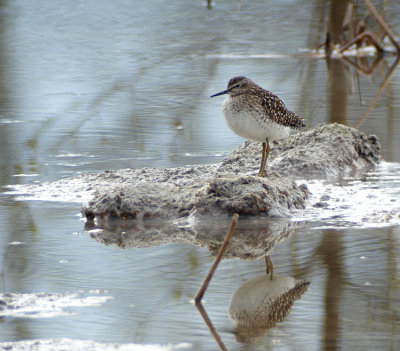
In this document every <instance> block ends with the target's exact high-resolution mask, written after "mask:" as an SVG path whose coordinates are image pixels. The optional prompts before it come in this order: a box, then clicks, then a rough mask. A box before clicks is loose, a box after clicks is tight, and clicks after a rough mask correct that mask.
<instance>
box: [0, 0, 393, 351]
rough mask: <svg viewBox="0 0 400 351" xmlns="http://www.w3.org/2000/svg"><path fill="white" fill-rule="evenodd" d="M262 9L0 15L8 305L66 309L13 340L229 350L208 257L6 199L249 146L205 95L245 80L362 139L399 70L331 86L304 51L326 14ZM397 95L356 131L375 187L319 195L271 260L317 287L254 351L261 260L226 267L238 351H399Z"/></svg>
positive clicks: (49, 206)
mask: <svg viewBox="0 0 400 351" xmlns="http://www.w3.org/2000/svg"><path fill="white" fill-rule="evenodd" d="M265 6H266V5H265V3H264V2H263V1H251V2H239V1H238V2H232V1H217V2H216V3H215V7H214V8H213V9H212V10H207V8H206V7H205V4H204V3H202V2H201V1H196V2H187V1H174V2H168V4H167V3H165V4H162V3H160V2H159V1H157V2H156V1H150V2H146V4H142V3H139V2H135V1H133V2H132V1H123V0H119V1H117V2H115V1H114V2H112V3H109V2H106V1H96V2H94V1H85V2H81V3H76V4H71V3H70V2H67V1H61V2H60V1H58V2H54V3H53V2H48V1H44V0H42V1H24V2H12V3H11V2H10V3H6V4H4V5H3V6H2V7H1V10H0V15H1V16H2V27H1V28H2V31H1V33H0V43H1V46H2V50H1V51H0V73H1V78H2V79H1V80H0V84H1V90H0V98H1V99H0V109H1V111H0V151H1V154H2V157H1V159H0V162H1V163H0V166H1V167H0V181H1V185H2V186H3V188H2V190H3V194H1V196H0V223H1V229H0V233H1V235H0V292H11V293H21V294H22V293H25V294H27V293H44V294H55V295H54V296H53V295H51V297H50V299H51V298H54V301H55V302H54V303H53V304H51V303H50V304H49V303H48V302H46V301H47V300H46V298H43V299H39V301H38V303H37V304H36V305H34V306H31V309H28V310H25V311H18V312H16V311H8V312H7V313H6V315H5V317H4V318H3V319H0V342H1V341H16V340H35V339H43V338H46V339H47V338H55V337H65V338H70V339H74V340H77V339H84V340H94V341H98V342H117V343H133V344H150V343H151V344H157V345H166V344H172V345H177V344H179V343H187V344H189V346H188V347H187V349H193V350H210V349H216V347H217V344H216V342H215V340H214V339H213V337H212V335H211V333H210V332H209V330H208V329H207V326H206V325H205V323H204V321H203V319H202V318H201V316H200V314H199V312H198V311H197V309H196V307H195V306H194V304H193V296H194V294H195V293H196V291H197V289H198V287H199V286H200V284H201V282H202V280H203V278H204V276H205V274H206V273H207V271H208V269H209V267H210V265H211V262H212V259H213V258H212V256H211V255H210V252H209V250H208V249H207V248H205V247H200V246H198V245H192V244H189V243H187V242H184V241H179V240H176V241H173V242H169V243H166V244H164V245H161V246H154V247H151V248H141V247H129V248H126V249H121V248H120V247H117V246H116V245H109V246H106V245H103V244H101V243H100V242H98V241H96V240H94V239H95V238H96V235H94V233H95V232H87V231H85V230H84V223H83V222H82V221H81V219H80V217H79V210H80V203H78V202H62V201H59V198H57V201H53V202H51V201H35V200H29V199H27V198H26V197H23V196H21V195H19V196H14V195H10V194H8V192H9V188H8V187H7V186H9V185H18V184H26V183H29V182H45V181H53V180H58V179H61V178H64V177H67V176H74V175H77V174H81V173H83V172H98V173H99V172H102V171H103V170H105V169H120V168H127V167H132V168H139V167H175V166H189V165H197V164H205V163H216V162H218V161H219V160H221V159H222V158H223V157H224V156H225V155H226V154H228V153H229V152H230V151H231V150H232V149H233V148H234V147H235V146H237V145H238V144H240V143H241V142H242V139H241V138H240V137H238V136H236V135H234V134H233V133H232V132H230V131H229V129H228V127H227V126H226V124H225V121H224V119H223V117H222V113H221V103H222V99H218V98H214V99H211V100H210V99H209V96H210V95H211V94H213V93H216V92H218V91H221V90H223V89H224V88H225V86H226V83H227V81H228V79H229V78H231V77H233V76H235V75H239V74H240V75H242V74H243V75H246V76H248V77H251V78H252V79H253V80H255V81H256V82H257V83H259V84H260V85H262V86H263V87H265V88H268V89H270V90H272V91H273V92H275V93H276V94H278V95H279V96H280V97H282V98H283V99H284V101H285V102H286V104H287V106H288V107H289V108H291V109H292V110H295V111H297V112H298V113H299V114H301V115H303V116H304V117H305V119H306V121H307V125H308V126H310V127H313V126H315V125H317V124H319V123H328V122H333V121H337V122H341V123H346V124H349V125H354V124H356V123H357V122H358V121H359V119H360V118H361V116H362V115H363V113H364V112H365V111H366V109H367V108H368V105H369V104H370V102H371V101H372V99H373V97H374V96H375V94H376V93H377V91H378V89H379V87H380V85H381V83H382V82H383V79H384V75H385V72H387V71H388V69H389V67H390V66H391V65H392V64H393V62H394V58H392V57H385V58H384V60H383V61H381V62H380V63H379V65H378V67H377V69H376V70H375V71H374V72H373V74H372V75H370V76H368V75H363V74H360V73H359V74H358V75H356V74H355V70H354V69H353V68H351V66H349V65H348V64H346V63H345V62H344V61H341V60H335V61H334V62H332V63H331V65H330V71H329V72H331V75H330V74H329V72H328V68H327V63H326V61H325V60H322V59H317V58H311V57H310V56H309V54H308V53H309V51H310V49H313V48H315V47H317V45H319V44H320V43H322V42H323V40H324V33H325V19H324V17H323V15H322V13H323V10H322V9H323V5H321V4H320V2H318V1H315V2H308V3H307V4H304V2H299V1H285V2H282V1H280V2H276V3H275V2H274V4H271V5H270V6H269V7H268V9H266V7H265ZM390 6H391V7H390V11H389V10H388V11H387V20H388V22H389V23H390V24H391V28H392V30H393V31H394V32H395V33H398V34H400V25H399V21H398V20H396V19H398V18H399V17H400V6H399V5H398V4H397V3H393V4H390ZM294 14H295V15H294ZM254 23H256V24H257V25H250V24H254ZM336 87H340V89H338V90H335V89H336ZM399 95H400V76H399V71H398V69H395V70H394V72H393V74H392V77H391V80H390V82H389V84H388V86H387V88H386V90H385V91H384V92H383V94H382V95H381V96H380V98H379V99H378V100H377V103H376V106H375V108H374V109H373V110H372V111H371V113H370V114H369V115H368V116H367V117H366V119H365V120H364V121H363V123H362V124H361V125H360V127H359V128H360V129H361V130H363V131H364V132H365V133H367V134H376V135H377V136H378V137H379V139H380V141H381V144H382V156H383V158H384V160H385V161H386V162H384V163H382V165H381V166H380V167H379V168H378V169H376V170H374V171H371V172H369V173H368V174H365V175H364V176H363V177H358V178H348V179H343V180H341V181H340V182H338V183H336V184H328V183H324V182H318V181H314V182H310V184H309V187H310V189H311V191H313V196H314V197H312V199H311V200H310V201H312V203H313V204H316V203H318V202H319V203H320V204H319V205H318V206H323V207H317V206H314V207H312V206H310V207H309V208H308V209H307V210H306V211H305V212H304V213H296V214H295V218H294V219H295V220H300V221H302V226H300V228H299V229H298V230H297V231H296V232H295V233H293V234H292V235H291V236H290V237H289V238H287V239H286V240H282V241H281V242H280V243H278V244H276V245H275V247H274V251H273V252H272V254H271V258H272V261H273V263H274V266H275V271H276V273H277V274H280V275H282V276H292V277H295V278H296V279H308V280H310V281H311V284H310V286H309V288H308V291H307V292H306V293H304V295H302V296H301V298H300V299H299V300H298V301H296V302H295V303H294V305H293V308H292V311H291V313H290V314H289V315H288V316H287V317H286V319H285V320H284V321H283V322H281V323H278V324H277V325H276V327H274V328H271V329H268V330H266V331H265V334H264V335H263V336H261V337H260V338H258V339H257V341H256V342H255V344H253V345H251V346H249V345H245V344H242V343H240V342H237V341H236V337H235V335H234V324H233V322H232V321H231V320H230V319H229V316H228V306H229V301H230V298H231V296H232V293H233V291H234V289H235V288H236V287H237V286H239V285H240V284H242V283H244V282H245V281H246V280H248V279H250V278H254V277H256V276H257V275H260V274H262V273H263V272H264V271H265V264H264V260H263V259H258V260H239V259H227V260H223V261H222V262H221V264H220V266H219V268H218V270H217V272H216V274H215V276H214V278H213V280H212V282H211V285H210V287H209V289H208V290H207V293H206V295H205V300H206V301H205V304H204V306H205V309H206V311H207V313H208V315H209V317H210V319H211V321H212V322H213V324H214V326H215V327H216V329H217V331H218V333H219V335H220V337H221V339H222V340H223V342H224V343H225V345H226V347H227V348H228V349H229V350H253V349H254V350H261V349H266V348H268V349H271V350H275V349H281V350H291V349H300V348H304V349H310V350H311V349H330V350H335V349H371V350H372V349H380V350H394V349H397V348H399V347H400V338H399V336H398V335H399V334H400V330H399V320H400V310H399V305H400V304H399V302H400V290H399V286H400V284H399V262H400V254H399V252H400V250H399V248H400V247H399V246H400V245H399V234H400V233H399V232H400V231H399V226H398V225H399V221H400V219H399V216H398V214H399V211H398V209H399V205H398V201H399V200H398V199H399V181H400V179H399V172H398V171H399V168H400V154H399V153H398V152H397V150H399V148H400V138H399V135H400V121H399V107H400V103H399V101H400V99H399V97H400V96H399ZM324 193H326V194H328V195H329V198H326V197H323V198H322V199H321V196H322V195H324ZM47 200H48V199H47ZM324 202H325V204H324ZM321 203H322V205H321ZM227 225H228V223H226V225H221V226H219V227H218V229H216V230H215V235H216V236H218V237H220V238H221V237H222V236H223V235H224V233H225V230H226V228H227ZM240 225H241V226H242V227H241V230H242V231H243V232H246V230H247V231H248V233H249V235H251V232H252V230H253V232H254V227H253V228H252V225H251V224H248V223H247V222H246V224H243V222H242V224H240V221H239V226H240ZM239 229H240V228H239ZM265 235H269V233H268V232H266V233H265ZM59 294H61V296H62V298H59ZM0 348H1V346H0ZM154 349H157V347H156V346H155V347H154Z"/></svg>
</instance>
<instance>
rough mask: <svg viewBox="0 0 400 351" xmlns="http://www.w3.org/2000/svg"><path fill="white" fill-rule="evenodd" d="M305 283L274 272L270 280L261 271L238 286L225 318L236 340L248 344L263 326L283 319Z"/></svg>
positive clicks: (260, 333)
mask: <svg viewBox="0 0 400 351" xmlns="http://www.w3.org/2000/svg"><path fill="white" fill-rule="evenodd" d="M267 257H268V256H267ZM271 275H272V273H271ZM309 284H310V281H308V280H296V279H294V278H293V277H284V276H280V275H278V274H275V275H274V277H273V279H271V278H270V277H269V276H268V275H265V274H262V275H260V276H258V277H255V278H252V279H249V280H247V281H246V282H244V283H243V284H242V285H240V286H239V287H238V288H237V289H236V290H235V291H234V293H233V295H232V298H231V302H230V305H229V317H230V318H231V319H232V320H233V322H234V324H235V331H234V332H235V335H236V339H237V341H239V342H242V343H246V344H252V343H255V342H256V341H257V340H259V339H260V338H261V337H262V336H263V335H264V334H265V332H266V331H267V329H269V328H272V327H274V326H275V325H276V323H278V322H281V321H283V319H284V318H285V317H286V316H287V315H288V314H289V312H290V309H291V307H292V305H293V303H294V302H295V301H296V300H298V299H299V298H300V297H301V296H302V295H303V294H304V293H305V292H306V291H307V288H308V286H309Z"/></svg>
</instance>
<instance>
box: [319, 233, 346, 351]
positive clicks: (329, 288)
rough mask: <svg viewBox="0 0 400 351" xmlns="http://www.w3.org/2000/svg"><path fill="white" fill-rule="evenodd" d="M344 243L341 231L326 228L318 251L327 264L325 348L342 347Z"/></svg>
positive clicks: (324, 325)
mask: <svg viewBox="0 0 400 351" xmlns="http://www.w3.org/2000/svg"><path fill="white" fill-rule="evenodd" d="M343 249H344V248H343V243H342V234H341V232H336V231H332V230H326V231H325V232H324V235H323V238H322V242H321V244H320V246H319V247H318V253H319V255H320V256H321V260H322V262H323V263H324V264H325V266H326V270H327V277H326V287H325V320H324V324H323V328H324V330H323V334H322V335H323V336H324V339H323V340H324V350H338V349H339V348H340V346H339V345H340V344H339V343H340V337H341V335H340V330H341V325H340V318H339V316H340V311H339V308H340V302H341V297H342V292H343V285H344V279H345V276H344V273H345V272H344V263H343Z"/></svg>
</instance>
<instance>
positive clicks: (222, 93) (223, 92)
mask: <svg viewBox="0 0 400 351" xmlns="http://www.w3.org/2000/svg"><path fill="white" fill-rule="evenodd" d="M227 93H228V90H224V91H221V92H220V93H217V94H214V95H211V96H210V98H212V97H214V96H218V95H224V94H227Z"/></svg>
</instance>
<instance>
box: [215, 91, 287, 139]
mask: <svg viewBox="0 0 400 351" xmlns="http://www.w3.org/2000/svg"><path fill="white" fill-rule="evenodd" d="M229 99H230V97H229V96H228V97H227V98H226V99H225V100H224V102H223V104H222V111H223V113H224V116H225V120H226V123H227V124H228V126H229V128H230V129H231V130H233V131H234V132H235V133H236V134H237V135H240V136H241V137H243V138H246V139H249V140H254V141H259V142H264V141H265V140H266V139H267V138H268V140H269V141H270V142H272V141H274V140H278V139H283V138H286V137H288V136H289V134H290V128H289V127H285V126H282V125H280V124H278V123H276V122H273V121H271V120H268V119H267V120H261V119H258V118H257V117H256V116H254V115H253V114H252V113H250V112H249V111H248V110H246V109H241V110H240V112H237V110H235V109H232V105H229Z"/></svg>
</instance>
